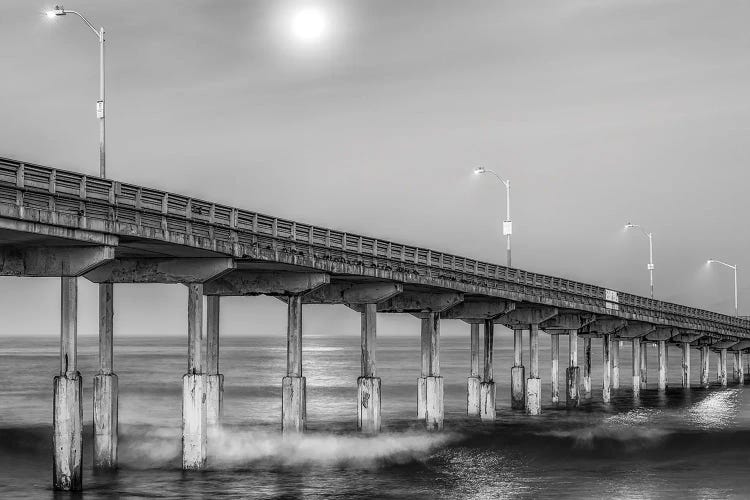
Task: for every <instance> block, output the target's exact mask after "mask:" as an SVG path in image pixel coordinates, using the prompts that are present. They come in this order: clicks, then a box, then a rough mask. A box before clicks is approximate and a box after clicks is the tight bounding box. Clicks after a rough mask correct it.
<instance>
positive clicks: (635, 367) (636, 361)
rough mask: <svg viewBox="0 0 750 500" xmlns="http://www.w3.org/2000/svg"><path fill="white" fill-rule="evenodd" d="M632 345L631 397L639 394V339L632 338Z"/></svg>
mask: <svg viewBox="0 0 750 500" xmlns="http://www.w3.org/2000/svg"><path fill="white" fill-rule="evenodd" d="M631 343H632V345H633V397H636V398H637V397H638V396H640V394H641V339H639V338H634V339H633V340H632V342H631Z"/></svg>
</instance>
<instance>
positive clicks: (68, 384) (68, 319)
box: [52, 277, 83, 491]
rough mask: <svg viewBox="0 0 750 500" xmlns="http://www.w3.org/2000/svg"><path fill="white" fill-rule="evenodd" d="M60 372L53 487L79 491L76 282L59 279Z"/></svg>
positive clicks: (55, 394) (80, 410)
mask: <svg viewBox="0 0 750 500" xmlns="http://www.w3.org/2000/svg"><path fill="white" fill-rule="evenodd" d="M60 289H61V294H60V295H61V297H60V298H61V300H60V303H61V308H60V313H61V314H60V375H58V376H56V377H55V378H54V391H53V401H54V402H53V416H52V428H53V429H52V448H53V455H52V469H53V472H52V476H53V487H54V489H56V490H62V491H80V490H81V489H82V486H83V481H82V477H81V461H82V438H83V435H82V424H83V406H82V404H81V385H82V380H81V374H80V373H78V332H77V329H78V281H77V279H76V278H70V277H63V278H61V287H60Z"/></svg>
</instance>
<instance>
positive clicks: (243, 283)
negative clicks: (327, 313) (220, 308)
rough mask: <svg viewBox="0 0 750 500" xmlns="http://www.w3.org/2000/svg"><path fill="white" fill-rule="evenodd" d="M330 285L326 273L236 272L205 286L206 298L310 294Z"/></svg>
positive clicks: (328, 276)
mask: <svg viewBox="0 0 750 500" xmlns="http://www.w3.org/2000/svg"><path fill="white" fill-rule="evenodd" d="M330 282H331V277H330V275H328V274H326V273H304V272H288V271H274V272H271V271H269V272H266V271H248V270H236V271H232V272H229V273H227V274H222V275H221V276H219V277H218V278H216V279H213V280H212V281H209V282H208V283H206V286H205V291H204V293H205V294H206V295H227V296H240V295H242V296H255V295H272V296H294V295H300V294H304V293H309V292H312V291H313V290H315V289H317V288H320V287H322V286H325V285H328V284H329V283H330Z"/></svg>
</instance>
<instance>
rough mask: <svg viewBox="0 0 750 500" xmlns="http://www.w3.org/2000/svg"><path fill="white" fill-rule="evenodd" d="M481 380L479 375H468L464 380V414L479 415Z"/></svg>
mask: <svg viewBox="0 0 750 500" xmlns="http://www.w3.org/2000/svg"><path fill="white" fill-rule="evenodd" d="M481 383H482V380H481V379H480V378H479V377H468V378H467V381H466V414H467V415H470V416H479V405H480V400H481V396H480V392H479V390H480V389H479V386H480V384H481Z"/></svg>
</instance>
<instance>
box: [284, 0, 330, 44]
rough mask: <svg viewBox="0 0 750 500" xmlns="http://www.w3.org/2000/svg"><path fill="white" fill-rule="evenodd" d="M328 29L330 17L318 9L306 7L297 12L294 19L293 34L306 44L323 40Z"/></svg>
mask: <svg viewBox="0 0 750 500" xmlns="http://www.w3.org/2000/svg"><path fill="white" fill-rule="evenodd" d="M327 29H328V17H327V16H326V14H325V12H323V11H322V10H321V9H319V8H317V7H306V8H303V9H301V10H299V11H297V12H296V13H295V14H294V16H293V18H292V34H293V35H294V37H295V38H296V39H297V40H298V41H300V42H304V43H313V42H317V41H318V40H320V39H322V38H323V37H324V36H325V34H326V31H327Z"/></svg>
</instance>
